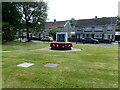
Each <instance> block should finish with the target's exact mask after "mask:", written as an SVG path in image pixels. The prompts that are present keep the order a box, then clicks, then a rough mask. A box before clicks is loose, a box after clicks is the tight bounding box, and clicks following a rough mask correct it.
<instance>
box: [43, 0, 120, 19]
mask: <svg viewBox="0 0 120 90" xmlns="http://www.w3.org/2000/svg"><path fill="white" fill-rule="evenodd" d="M44 1H46V2H47V3H48V7H49V10H48V19H49V20H48V21H53V20H54V19H56V20H57V21H63V20H70V19H71V18H75V19H89V18H94V17H95V16H97V17H98V18H99V17H115V16H117V15H118V2H119V1H120V0H44Z"/></svg>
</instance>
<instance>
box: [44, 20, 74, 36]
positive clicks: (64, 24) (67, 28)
mask: <svg viewBox="0 0 120 90" xmlns="http://www.w3.org/2000/svg"><path fill="white" fill-rule="evenodd" d="M54 28H58V29H61V30H63V31H64V32H67V33H68V37H71V32H72V27H71V24H70V22H69V21H56V20H54V22H46V23H45V30H44V32H46V31H47V30H49V29H54ZM46 34H47V33H46Z"/></svg>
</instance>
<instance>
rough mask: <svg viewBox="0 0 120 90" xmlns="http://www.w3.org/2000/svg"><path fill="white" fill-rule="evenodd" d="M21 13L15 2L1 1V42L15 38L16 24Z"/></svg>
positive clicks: (18, 22)
mask: <svg viewBox="0 0 120 90" xmlns="http://www.w3.org/2000/svg"><path fill="white" fill-rule="evenodd" d="M21 18H22V17H21V14H20V12H19V11H18V9H17V8H16V3H13V2H2V42H3V43H4V42H7V41H11V40H14V39H15V35H16V31H17V28H18V27H17V26H19V24H20V20H21Z"/></svg>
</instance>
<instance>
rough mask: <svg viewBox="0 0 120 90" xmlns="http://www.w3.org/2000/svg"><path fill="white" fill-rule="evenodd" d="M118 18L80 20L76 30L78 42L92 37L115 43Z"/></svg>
mask: <svg viewBox="0 0 120 90" xmlns="http://www.w3.org/2000/svg"><path fill="white" fill-rule="evenodd" d="M116 25H117V17H102V18H97V16H96V17H95V18H93V19H81V20H78V21H77V23H76V25H75V28H76V31H75V34H76V38H77V39H76V40H77V41H80V40H81V39H82V38H85V37H92V38H95V39H98V40H99V41H105V40H109V41H115V29H116Z"/></svg>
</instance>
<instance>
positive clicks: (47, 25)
mask: <svg viewBox="0 0 120 90" xmlns="http://www.w3.org/2000/svg"><path fill="white" fill-rule="evenodd" d="M66 22H67V21H56V22H46V23H45V28H59V27H64V25H65V24H66Z"/></svg>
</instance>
